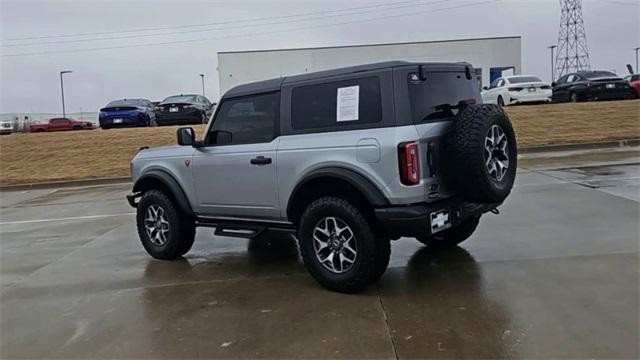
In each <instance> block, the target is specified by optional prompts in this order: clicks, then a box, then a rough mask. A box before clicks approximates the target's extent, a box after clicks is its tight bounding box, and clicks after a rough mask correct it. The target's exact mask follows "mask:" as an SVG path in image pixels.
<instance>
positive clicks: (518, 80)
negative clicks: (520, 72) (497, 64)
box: [509, 76, 542, 84]
mask: <svg viewBox="0 0 640 360" xmlns="http://www.w3.org/2000/svg"><path fill="white" fill-rule="evenodd" d="M509 82H510V83H512V84H522V83H529V82H542V80H540V78H538V77H536V76H518V77H512V78H509Z"/></svg>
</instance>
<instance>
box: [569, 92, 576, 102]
mask: <svg viewBox="0 0 640 360" xmlns="http://www.w3.org/2000/svg"><path fill="white" fill-rule="evenodd" d="M569 101H571V102H572V103H576V102H578V95H577V94H576V93H574V92H572V93H571V94H570V95H569Z"/></svg>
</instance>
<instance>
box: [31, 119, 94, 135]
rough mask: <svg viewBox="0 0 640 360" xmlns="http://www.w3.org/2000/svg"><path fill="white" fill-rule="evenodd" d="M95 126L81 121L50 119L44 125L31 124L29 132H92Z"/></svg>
mask: <svg viewBox="0 0 640 360" xmlns="http://www.w3.org/2000/svg"><path fill="white" fill-rule="evenodd" d="M92 129H95V126H94V125H93V123H92V122H90V121H80V120H73V119H68V118H55V119H49V121H48V122H46V123H44V124H31V127H30V128H29V131H31V132H45V131H65V130H92Z"/></svg>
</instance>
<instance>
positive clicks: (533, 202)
mask: <svg viewBox="0 0 640 360" xmlns="http://www.w3.org/2000/svg"><path fill="white" fill-rule="evenodd" d="M633 162H634V161H633V160H631V161H629V162H627V163H626V164H616V165H598V166H592V167H585V168H581V169H575V168H569V169H563V170H544V169H542V170H526V169H521V170H520V171H519V173H518V176H517V180H516V187H515V188H514V192H513V194H512V195H511V196H510V197H509V198H508V199H507V202H506V203H505V204H504V205H503V206H502V207H501V208H500V210H501V214H500V215H499V216H495V215H492V214H488V215H486V216H485V217H483V220H482V221H481V224H480V228H479V230H478V232H477V233H476V234H475V235H474V236H473V237H472V238H471V239H470V240H469V241H468V242H465V243H464V244H463V246H462V247H460V248H457V249H454V250H451V251H446V252H439V253H437V252H433V251H431V250H430V249H428V248H426V247H423V246H421V244H419V243H418V242H417V241H415V240H413V239H408V238H403V239H401V240H399V241H396V242H393V244H392V259H391V264H390V268H389V269H388V271H387V272H386V273H385V274H384V276H383V277H382V278H381V280H380V281H379V282H378V283H377V285H376V286H373V287H370V288H369V289H368V290H367V291H366V292H365V293H362V294H358V295H344V294H338V293H333V292H330V291H327V290H325V289H323V288H321V287H320V286H319V285H318V284H317V283H316V282H315V281H314V280H313V279H312V278H311V277H310V276H309V275H308V274H307V272H306V271H305V269H304V267H303V265H302V264H301V263H300V259H299V257H298V251H297V246H296V243H295V241H294V240H292V239H287V238H283V239H281V240H279V241H274V242H272V243H261V242H258V241H245V240H241V239H231V238H221V237H214V236H213V231H212V229H206V228H201V229H198V233H197V239H196V244H195V246H194V249H193V250H192V251H191V252H190V253H188V254H187V255H186V257H185V258H184V259H183V260H180V261H175V262H162V261H157V260H153V259H152V258H150V257H149V256H148V255H147V254H146V253H145V251H144V250H143V249H142V247H141V245H140V244H139V240H138V237H137V234H136V230H135V222H134V217H133V211H132V209H131V208H130V207H128V205H127V204H126V201H125V200H124V195H125V194H126V193H127V192H128V191H129V189H130V185H129V184H116V185H100V186H90V187H81V188H60V189H39V190H28V191H12V192H3V193H2V194H1V196H2V198H1V200H2V210H1V215H2V223H1V234H0V236H1V241H2V259H1V260H2V266H1V282H2V294H1V297H2V301H1V306H2V309H1V311H2V320H1V321H2V324H1V330H2V344H1V345H2V346H1V348H2V357H4V358H16V357H19V358H39V357H46V358H97V357H101V358H105V357H109V358H113V357H116V358H137V357H152V358H176V357H178V358H212V357H215V358H231V357H243V358H250V357H253V358H255V357H261V358H262V357H264V358H289V357H300V358H310V357H313V358H329V357H336V358H427V357H437V358H460V357H469V356H472V357H485V358H505V357H509V358H542V357H550V358H557V357H577V358H584V357H589V358H636V357H638V356H639V350H638V338H639V332H638V319H639V312H638V308H639V299H638V294H639V292H638V291H639V288H638V286H639V285H638V280H639V274H638V268H639V262H638V254H639V244H638V218H639V216H640V211H639V204H638V203H639V202H640V166H639V165H638V164H634V163H633ZM623 163H624V162H623ZM555 167H556V168H557V167H558V166H555Z"/></svg>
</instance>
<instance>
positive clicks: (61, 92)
mask: <svg viewBox="0 0 640 360" xmlns="http://www.w3.org/2000/svg"><path fill="white" fill-rule="evenodd" d="M70 72H71V70H64V71H60V94H61V95H62V117H63V118H66V117H67V112H66V111H65V109H64V80H63V79H62V75H64V74H68V73H70Z"/></svg>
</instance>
